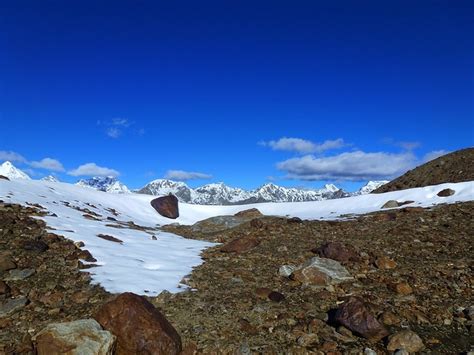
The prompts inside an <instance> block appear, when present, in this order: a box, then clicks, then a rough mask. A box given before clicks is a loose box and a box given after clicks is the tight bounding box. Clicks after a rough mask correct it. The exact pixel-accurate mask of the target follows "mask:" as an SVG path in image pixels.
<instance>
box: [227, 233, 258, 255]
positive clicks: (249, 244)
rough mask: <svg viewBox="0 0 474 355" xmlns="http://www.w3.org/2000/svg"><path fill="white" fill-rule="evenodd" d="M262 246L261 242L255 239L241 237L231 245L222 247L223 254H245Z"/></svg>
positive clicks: (231, 242) (232, 241)
mask: <svg viewBox="0 0 474 355" xmlns="http://www.w3.org/2000/svg"><path fill="white" fill-rule="evenodd" d="M259 244H260V240H258V239H257V238H255V237H248V236H244V237H239V238H237V239H234V240H231V241H230V242H229V243H227V244H225V245H224V246H222V247H221V252H223V253H237V254H239V253H244V252H246V251H249V250H250V249H252V248H254V247H256V246H257V245H259Z"/></svg>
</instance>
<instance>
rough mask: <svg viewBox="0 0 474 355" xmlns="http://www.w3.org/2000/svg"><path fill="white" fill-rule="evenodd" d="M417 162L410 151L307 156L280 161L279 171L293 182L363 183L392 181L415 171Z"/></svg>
mask: <svg viewBox="0 0 474 355" xmlns="http://www.w3.org/2000/svg"><path fill="white" fill-rule="evenodd" d="M417 161H418V160H417V158H416V156H415V155H414V154H412V153H411V152H404V153H400V154H392V153H384V152H377V153H366V152H363V151H360V150H359V151H355V152H346V153H342V154H339V155H335V156H331V157H321V158H317V157H314V156H313V155H305V156H303V157H299V158H293V159H288V160H286V161H283V162H280V163H278V164H277V168H278V169H279V170H281V171H284V172H286V173H287V174H288V175H287V177H288V178H290V179H298V180H308V181H316V180H345V181H362V180H370V179H387V178H393V177H395V176H398V175H401V174H403V173H405V172H406V171H407V170H409V169H411V168H413V167H414V166H415V165H416V163H417Z"/></svg>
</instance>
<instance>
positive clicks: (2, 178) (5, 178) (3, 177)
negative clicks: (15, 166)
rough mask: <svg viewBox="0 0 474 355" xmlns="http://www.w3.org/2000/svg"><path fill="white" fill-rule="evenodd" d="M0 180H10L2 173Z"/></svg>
mask: <svg viewBox="0 0 474 355" xmlns="http://www.w3.org/2000/svg"><path fill="white" fill-rule="evenodd" d="M0 180H8V181H10V179H9V178H7V177H6V176H3V175H0Z"/></svg>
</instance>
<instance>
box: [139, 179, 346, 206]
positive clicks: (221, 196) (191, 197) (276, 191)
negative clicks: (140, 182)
mask: <svg viewBox="0 0 474 355" xmlns="http://www.w3.org/2000/svg"><path fill="white" fill-rule="evenodd" d="M138 192H139V193H143V194H149V195H154V196H162V195H168V194H170V193H171V194H173V195H175V196H176V197H177V198H178V199H179V201H180V202H186V203H192V204H197V205H244V204H250V203H260V202H303V201H321V200H327V199H333V198H340V197H347V196H349V194H348V193H347V192H345V191H343V190H341V189H339V188H338V187H336V186H335V185H332V184H328V185H325V186H324V188H322V189H319V190H312V189H297V188H287V187H282V186H278V185H275V184H272V183H269V184H265V185H263V186H261V187H259V188H258V189H255V190H251V191H247V190H244V189H240V188H235V187H229V186H227V185H225V184H224V183H222V182H220V183H213V184H207V185H204V186H201V187H198V188H195V189H192V188H190V187H189V186H188V185H186V184H185V183H183V182H176V181H172V180H167V179H158V180H154V181H152V182H150V183H149V184H147V185H145V186H144V187H143V188H142V189H140V190H139V191H138Z"/></svg>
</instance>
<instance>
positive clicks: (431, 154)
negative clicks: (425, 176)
mask: <svg viewBox="0 0 474 355" xmlns="http://www.w3.org/2000/svg"><path fill="white" fill-rule="evenodd" d="M448 153H451V152H450V151H449V150H444V149H440V150H433V151H432V152H429V153H426V154H425V156H424V157H423V162H424V163H426V162H429V161H430V160H434V159H436V158H439V157H440V156H443V155H446V154H448Z"/></svg>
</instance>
